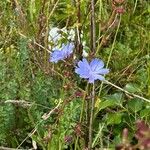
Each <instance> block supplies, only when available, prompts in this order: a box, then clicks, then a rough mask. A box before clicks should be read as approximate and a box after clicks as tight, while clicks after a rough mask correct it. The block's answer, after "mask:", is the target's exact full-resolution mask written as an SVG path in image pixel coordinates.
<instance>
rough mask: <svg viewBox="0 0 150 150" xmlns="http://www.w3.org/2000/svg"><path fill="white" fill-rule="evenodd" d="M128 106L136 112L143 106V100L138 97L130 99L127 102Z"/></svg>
mask: <svg viewBox="0 0 150 150" xmlns="http://www.w3.org/2000/svg"><path fill="white" fill-rule="evenodd" d="M127 105H128V108H129V109H131V110H132V111H133V112H138V111H140V110H141V109H142V107H143V101H142V100H140V99H132V100H130V101H129V102H128V103H127Z"/></svg>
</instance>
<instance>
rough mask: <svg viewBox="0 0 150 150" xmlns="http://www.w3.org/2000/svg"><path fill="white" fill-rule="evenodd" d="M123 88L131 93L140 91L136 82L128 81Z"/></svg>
mask: <svg viewBox="0 0 150 150" xmlns="http://www.w3.org/2000/svg"><path fill="white" fill-rule="evenodd" d="M124 89H125V90H127V91H128V92H131V93H135V92H141V90H140V88H139V86H138V85H137V84H133V83H128V84H127V85H126V86H125V87H124Z"/></svg>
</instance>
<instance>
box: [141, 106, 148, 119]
mask: <svg viewBox="0 0 150 150" xmlns="http://www.w3.org/2000/svg"><path fill="white" fill-rule="evenodd" d="M140 117H141V118H143V117H150V108H146V109H143V110H141V111H140Z"/></svg>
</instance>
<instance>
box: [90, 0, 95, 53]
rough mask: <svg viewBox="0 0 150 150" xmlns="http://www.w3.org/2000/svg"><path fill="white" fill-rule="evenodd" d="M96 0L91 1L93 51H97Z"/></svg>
mask: <svg viewBox="0 0 150 150" xmlns="http://www.w3.org/2000/svg"><path fill="white" fill-rule="evenodd" d="M94 5H95V4H94V0H91V50H92V52H95V50H96V33H95V6H94Z"/></svg>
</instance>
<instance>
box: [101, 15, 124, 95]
mask: <svg viewBox="0 0 150 150" xmlns="http://www.w3.org/2000/svg"><path fill="white" fill-rule="evenodd" d="M116 18H117V16H116ZM120 23H121V16H120V19H119V24H118V27H117V30H116V33H115V37H114V40H113V44H112V47H111V50H110V53H109V56H108V60H107V64H106V68H108V65H109V62H110V59H111V56H112V52H113V50H114V47H115V42H116V38H117V34H118V31H119V28H120ZM102 87H103V82H102V83H101V85H100V90H99V93H98V96H100V94H101V91H102Z"/></svg>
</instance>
